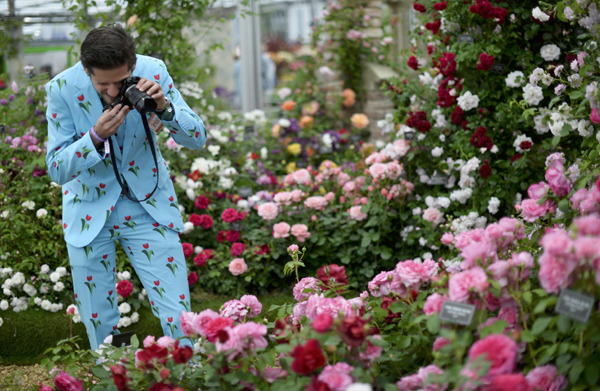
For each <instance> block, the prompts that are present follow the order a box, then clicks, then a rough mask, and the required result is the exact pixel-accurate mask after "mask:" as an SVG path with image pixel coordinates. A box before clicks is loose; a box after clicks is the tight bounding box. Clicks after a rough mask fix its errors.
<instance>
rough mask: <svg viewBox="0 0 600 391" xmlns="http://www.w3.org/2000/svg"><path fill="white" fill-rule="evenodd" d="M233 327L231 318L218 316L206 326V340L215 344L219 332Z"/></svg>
mask: <svg viewBox="0 0 600 391" xmlns="http://www.w3.org/2000/svg"><path fill="white" fill-rule="evenodd" d="M231 325H233V319H231V318H224V317H221V316H218V317H216V318H214V319H211V320H210V321H208V322H207V323H206V324H205V325H204V332H205V334H206V339H207V340H208V341H209V342H215V341H216V340H217V335H218V334H219V331H221V330H224V329H225V328H227V327H231Z"/></svg>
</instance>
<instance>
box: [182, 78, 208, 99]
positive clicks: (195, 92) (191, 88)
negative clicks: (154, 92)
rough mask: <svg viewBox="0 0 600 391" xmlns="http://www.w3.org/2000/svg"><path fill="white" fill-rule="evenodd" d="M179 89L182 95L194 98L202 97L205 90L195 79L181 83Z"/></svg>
mask: <svg viewBox="0 0 600 391" xmlns="http://www.w3.org/2000/svg"><path fill="white" fill-rule="evenodd" d="M178 89H179V92H180V93H181V95H184V96H186V97H190V98H194V99H200V98H202V95H203V94H204V90H203V89H202V88H201V87H200V84H198V83H196V82H193V81H186V82H183V83H181V84H180V85H179V88H178Z"/></svg>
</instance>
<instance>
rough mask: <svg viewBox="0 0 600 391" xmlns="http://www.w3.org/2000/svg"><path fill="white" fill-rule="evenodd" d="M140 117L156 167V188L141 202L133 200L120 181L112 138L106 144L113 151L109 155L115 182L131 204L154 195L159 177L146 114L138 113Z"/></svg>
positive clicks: (127, 188)
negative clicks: (115, 178)
mask: <svg viewBox="0 0 600 391" xmlns="http://www.w3.org/2000/svg"><path fill="white" fill-rule="evenodd" d="M140 115H141V116H142V123H143V124H144V131H145V132H146V138H147V139H148V143H149V144H150V151H151V152H152V157H153V158H154V166H155V167H156V186H154V190H152V192H151V193H150V194H148V196H147V197H146V198H144V199H143V200H138V199H137V198H135V196H133V194H131V190H130V189H129V187H128V186H127V185H125V184H123V181H122V180H121V174H120V173H119V170H118V169H117V161H116V159H115V153H114V150H115V149H114V148H113V145H112V136H111V137H109V138H108V143H109V144H110V149H111V151H113V153H111V154H110V161H111V162H112V166H113V169H114V171H115V176H116V177H117V182H119V186H121V190H122V192H123V194H124V195H125V196H126V197H127V198H129V199H130V200H131V201H133V202H144V201H147V200H149V199H150V197H152V194H154V192H155V191H156V189H158V184H159V175H160V169H159V167H158V159H157V158H156V148H155V146H154V141H153V139H152V134H151V133H150V127H149V126H148V119H147V118H146V112H145V111H144V112H142V113H140Z"/></svg>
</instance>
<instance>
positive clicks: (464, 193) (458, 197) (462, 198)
mask: <svg viewBox="0 0 600 391" xmlns="http://www.w3.org/2000/svg"><path fill="white" fill-rule="evenodd" d="M472 195H473V189H471V188H470V187H468V188H466V189H461V190H454V191H453V192H452V193H450V199H451V200H452V201H458V202H460V203H461V204H465V203H466V202H467V200H468V199H469V198H471V196H472Z"/></svg>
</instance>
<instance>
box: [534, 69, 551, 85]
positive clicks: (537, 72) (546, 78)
mask: <svg viewBox="0 0 600 391" xmlns="http://www.w3.org/2000/svg"><path fill="white" fill-rule="evenodd" d="M540 81H541V82H542V83H543V84H544V85H547V86H549V85H550V84H552V81H553V79H552V76H551V75H550V74H549V73H547V72H546V71H544V70H543V69H542V68H535V69H534V70H533V72H531V75H529V84H531V85H533V86H537V85H538V83H539V82H540Z"/></svg>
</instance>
